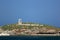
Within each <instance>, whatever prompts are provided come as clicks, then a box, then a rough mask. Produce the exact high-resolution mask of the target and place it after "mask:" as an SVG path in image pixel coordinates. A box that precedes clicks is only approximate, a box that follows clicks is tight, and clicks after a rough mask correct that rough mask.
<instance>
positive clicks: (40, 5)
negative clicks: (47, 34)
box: [0, 0, 60, 27]
mask: <svg viewBox="0 0 60 40" xmlns="http://www.w3.org/2000/svg"><path fill="white" fill-rule="evenodd" d="M18 18H22V20H23V22H37V23H42V24H49V25H53V26H57V27H60V0H0V25H4V24H12V23H16V22H17V20H18Z"/></svg>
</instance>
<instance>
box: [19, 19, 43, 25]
mask: <svg viewBox="0 0 60 40" xmlns="http://www.w3.org/2000/svg"><path fill="white" fill-rule="evenodd" d="M18 25H26V26H43V25H39V24H29V23H25V24H24V23H22V19H18Z"/></svg>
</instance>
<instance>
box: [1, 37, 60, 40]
mask: <svg viewBox="0 0 60 40" xmlns="http://www.w3.org/2000/svg"><path fill="white" fill-rule="evenodd" d="M0 40H60V36H0Z"/></svg>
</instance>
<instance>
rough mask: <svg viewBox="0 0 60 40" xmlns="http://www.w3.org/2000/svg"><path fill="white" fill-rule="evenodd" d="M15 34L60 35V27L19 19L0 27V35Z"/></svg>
mask: <svg viewBox="0 0 60 40" xmlns="http://www.w3.org/2000/svg"><path fill="white" fill-rule="evenodd" d="M15 35H18V36H19V35H36V36H37V35H38V36H60V28H57V27H54V26H49V25H46V24H39V23H31V22H22V20H21V19H19V20H18V23H16V24H7V25H3V26H1V27H0V36H15Z"/></svg>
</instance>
